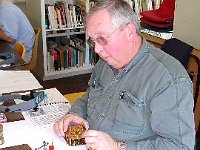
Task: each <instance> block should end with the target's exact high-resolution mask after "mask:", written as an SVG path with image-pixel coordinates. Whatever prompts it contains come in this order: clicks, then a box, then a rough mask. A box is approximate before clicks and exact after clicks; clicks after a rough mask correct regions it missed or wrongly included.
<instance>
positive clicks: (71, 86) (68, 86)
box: [39, 74, 91, 95]
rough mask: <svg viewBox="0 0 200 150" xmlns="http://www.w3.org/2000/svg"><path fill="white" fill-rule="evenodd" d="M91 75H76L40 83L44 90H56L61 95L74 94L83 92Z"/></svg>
mask: <svg viewBox="0 0 200 150" xmlns="http://www.w3.org/2000/svg"><path fill="white" fill-rule="evenodd" d="M90 75H91V74H84V75H78V76H73V77H67V78H61V79H56V80H48V81H40V80H39V82H40V84H41V85H42V86H43V87H44V89H48V88H54V87H55V88H57V89H58V90H59V91H60V92H61V93H62V94H63V95H64V94H68V93H74V92H84V91H86V89H87V88H88V81H89V79H90Z"/></svg>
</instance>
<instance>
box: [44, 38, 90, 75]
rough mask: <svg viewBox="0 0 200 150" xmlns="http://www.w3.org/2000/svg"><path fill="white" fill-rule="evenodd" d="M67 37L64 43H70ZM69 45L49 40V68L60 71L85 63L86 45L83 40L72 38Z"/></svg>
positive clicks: (49, 69)
mask: <svg viewBox="0 0 200 150" xmlns="http://www.w3.org/2000/svg"><path fill="white" fill-rule="evenodd" d="M67 41H68V40H67V39H66V40H65V42H64V43H68V42H67ZM69 43H70V44H69V45H63V44H62V43H59V44H58V43H56V42H54V41H47V70H48V71H49V72H51V71H59V70H63V69H70V68H73V67H82V66H84V64H85V51H86V50H85V45H84V42H83V40H81V39H78V38H74V39H71V40H70V42H69Z"/></svg>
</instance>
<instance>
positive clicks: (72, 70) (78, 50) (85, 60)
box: [26, 0, 95, 80]
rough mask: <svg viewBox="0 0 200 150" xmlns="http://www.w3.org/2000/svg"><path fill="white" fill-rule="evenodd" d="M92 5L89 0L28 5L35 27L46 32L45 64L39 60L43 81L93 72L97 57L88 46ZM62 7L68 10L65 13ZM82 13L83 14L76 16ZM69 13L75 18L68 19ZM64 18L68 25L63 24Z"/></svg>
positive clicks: (43, 40)
mask: <svg viewBox="0 0 200 150" xmlns="http://www.w3.org/2000/svg"><path fill="white" fill-rule="evenodd" d="M89 4H90V1H89V0H28V1H26V8H27V15H28V18H29V19H30V21H31V23H32V25H33V27H40V28H41V29H42V32H41V40H40V47H41V51H42V53H41V52H40V54H42V59H43V61H42V60H40V59H39V60H38V62H39V63H40V62H41V64H40V65H42V66H43V80H51V79H57V78H63V77H69V76H74V75H79V74H85V73H90V72H91V71H92V69H93V67H94V63H95V62H94V61H93V56H94V53H93V51H92V49H91V48H89V45H88V44H87V43H86V42H85V41H86V39H87V37H86V34H85V18H84V17H85V16H84V13H85V12H86V11H89ZM62 7H63V8H65V9H66V8H68V10H65V11H63V10H62ZM67 11H68V12H67ZM80 11H81V14H76V13H77V12H79V13H80ZM84 11H85V12H84ZM49 12H51V13H49ZM58 12H59V13H58ZM65 13H69V14H70V15H72V16H71V18H67V17H69V14H68V15H67V14H65ZM62 15H63V16H65V17H66V18H67V19H68V20H67V19H66V20H67V21H68V22H66V20H62V19H63V16H62ZM52 18H53V19H52ZM55 21H56V23H55ZM40 57H41V56H40Z"/></svg>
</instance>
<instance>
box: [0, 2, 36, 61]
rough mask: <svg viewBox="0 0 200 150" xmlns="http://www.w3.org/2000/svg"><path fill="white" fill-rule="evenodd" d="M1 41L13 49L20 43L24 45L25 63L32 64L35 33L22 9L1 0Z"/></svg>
mask: <svg viewBox="0 0 200 150" xmlns="http://www.w3.org/2000/svg"><path fill="white" fill-rule="evenodd" d="M0 39H1V40H4V41H6V42H8V43H10V45H11V46H13V47H14V45H15V43H16V42H18V41H20V42H21V43H23V44H24V46H25V48H26V57H25V61H26V62H27V63H28V62H30V60H31V58H32V49H33V44H34V40H35V32H34V30H33V28H32V26H31V24H30V22H29V20H28V19H27V17H26V16H25V14H24V13H23V12H22V11H21V10H20V8H18V7H17V6H16V5H14V4H12V3H11V2H8V1H6V0H0Z"/></svg>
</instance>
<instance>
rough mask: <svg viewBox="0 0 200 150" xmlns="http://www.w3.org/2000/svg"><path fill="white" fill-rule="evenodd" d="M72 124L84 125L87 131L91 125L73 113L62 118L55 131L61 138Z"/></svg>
mask: <svg viewBox="0 0 200 150" xmlns="http://www.w3.org/2000/svg"><path fill="white" fill-rule="evenodd" d="M70 123H76V124H83V125H84V126H85V128H86V130H88V128H89V124H88V122H87V121H86V120H85V119H83V118H81V117H79V116H78V115H76V114H74V113H71V114H66V115H64V116H63V117H61V118H60V119H59V120H58V121H57V122H56V123H55V124H54V126H53V129H54V131H55V133H56V134H58V135H59V136H64V135H65V132H66V131H67V129H68V126H69V125H70Z"/></svg>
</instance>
